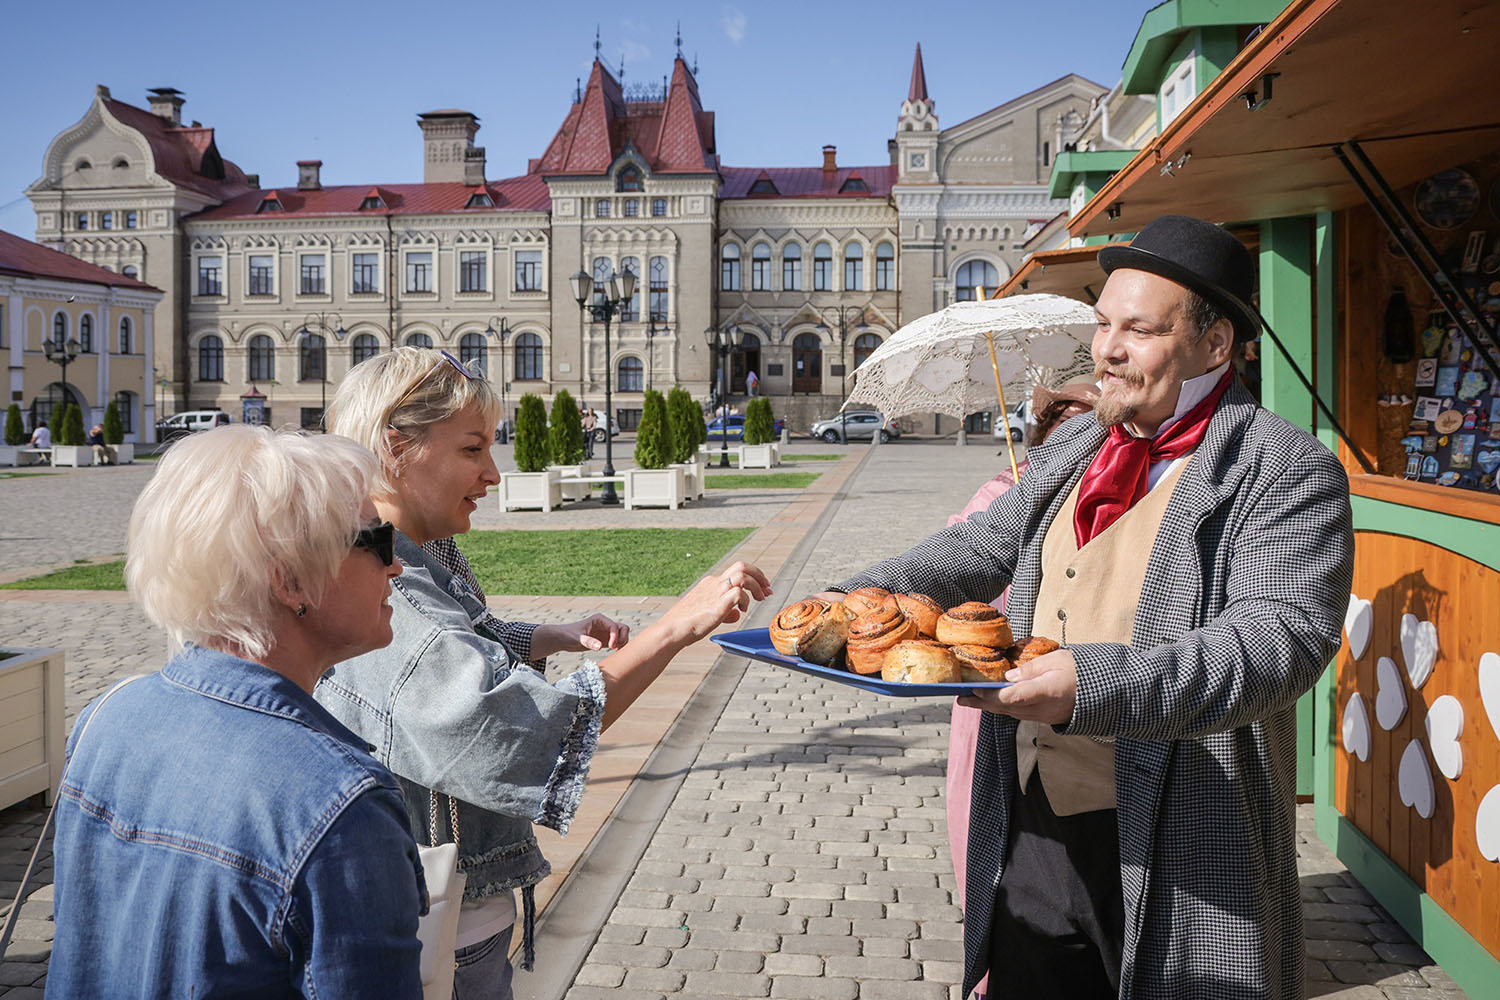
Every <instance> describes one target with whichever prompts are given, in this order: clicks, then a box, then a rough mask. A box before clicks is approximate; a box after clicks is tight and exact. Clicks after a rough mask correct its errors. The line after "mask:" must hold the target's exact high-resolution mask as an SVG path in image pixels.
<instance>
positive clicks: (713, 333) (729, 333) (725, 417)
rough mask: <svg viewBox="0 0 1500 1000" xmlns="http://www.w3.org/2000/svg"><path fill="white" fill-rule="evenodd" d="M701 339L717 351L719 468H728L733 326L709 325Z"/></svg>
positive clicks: (712, 349) (710, 348)
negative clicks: (730, 358)
mask: <svg viewBox="0 0 1500 1000" xmlns="http://www.w3.org/2000/svg"><path fill="white" fill-rule="evenodd" d="M703 339H704V340H706V341H708V349H709V350H711V351H717V352H718V355H719V405H718V406H717V407H716V408H715V409H716V411H717V412H716V414H715V415H716V416H717V417H718V418H719V468H721V469H727V468H729V364H728V358H729V352H730V351H732V350H734V328H733V327H732V326H726V327H721V328H719V329H714V328H713V327H709V328H708V329H706V330H704V331H703Z"/></svg>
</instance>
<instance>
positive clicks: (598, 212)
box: [594, 198, 609, 219]
mask: <svg viewBox="0 0 1500 1000" xmlns="http://www.w3.org/2000/svg"><path fill="white" fill-rule="evenodd" d="M594 218H596V219H607V218H609V199H608V198H600V199H599V200H598V201H596V202H594Z"/></svg>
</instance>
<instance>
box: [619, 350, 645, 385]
mask: <svg viewBox="0 0 1500 1000" xmlns="http://www.w3.org/2000/svg"><path fill="white" fill-rule="evenodd" d="M645 370H646V368H645V366H644V365H642V364H641V359H640V358H621V359H620V364H619V372H618V374H617V375H616V376H615V380H616V382H618V384H619V386H620V391H621V392H640V391H641V389H642V388H643V387H644V386H645V380H644V378H643V377H642V373H643V372H645Z"/></svg>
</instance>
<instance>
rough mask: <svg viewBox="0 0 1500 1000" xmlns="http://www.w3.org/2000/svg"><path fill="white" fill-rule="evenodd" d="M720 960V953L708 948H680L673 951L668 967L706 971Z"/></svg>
mask: <svg viewBox="0 0 1500 1000" xmlns="http://www.w3.org/2000/svg"><path fill="white" fill-rule="evenodd" d="M718 961H719V953H718V952H716V951H710V950H709V949H707V948H678V949H677V950H676V951H673V952H672V958H671V960H670V961H668V962H667V968H669V969H682V970H683V971H699V972H706V971H707V970H709V969H712V968H713V967H714V966H715V965H716V964H718Z"/></svg>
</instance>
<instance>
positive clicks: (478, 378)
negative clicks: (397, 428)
mask: <svg viewBox="0 0 1500 1000" xmlns="http://www.w3.org/2000/svg"><path fill="white" fill-rule="evenodd" d="M438 354H439V355H440V357H439V358H438V359H437V364H435V365H433V366H432V367H431V368H429V369H427V371H426V373H424V374H423V375H422V377H421V378H419V379H417V380H416V381H415V382H413V383H412V384H411V388H410V389H407V390H406V391H405V392H404V393H402V394H401V398H400V399H398V400H396V405H395V406H393V407H391V412H392V413H395V412H396V411H397V410H399V409H401V405H402V404H403V403H405V402H406V401H407V400H408V399H410V398H411V394H412V393H414V392H416V391H417V390H418V389H420V388H421V387H422V383H424V382H426V381H427V380H428V379H430V378H432V376H433V375H435V374H437V372H439V371H441V370H442V367H443V366H444V365H452V366H453V367H454V368H456V369H458V372H459V373H460V374H461V375H463V377H464V378H466V379H469V380H470V381H472V382H482V381H484V376H482V375H475V374H474V373H473V372H471V371H469V369H467V368H465V367H464V363H463V362H462V361H460V360H458V359H457V358H455V357H454V356H453V355H451V354H449V353H448V352H447V351H438Z"/></svg>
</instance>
